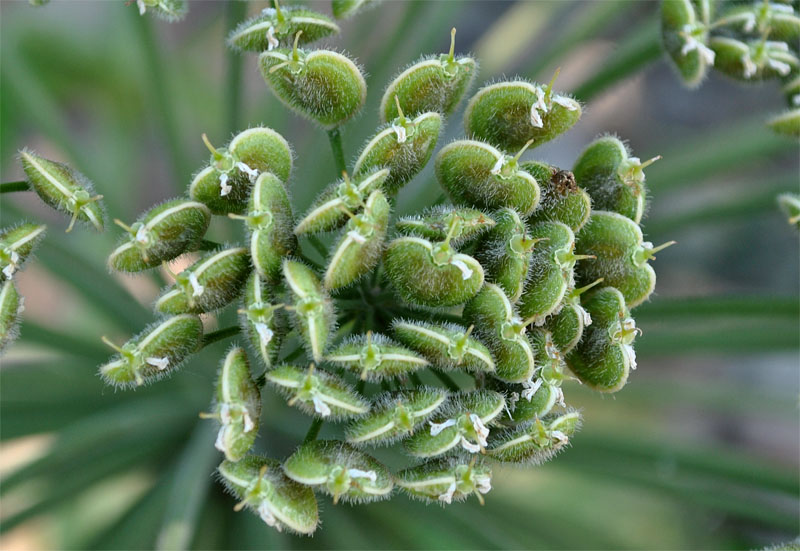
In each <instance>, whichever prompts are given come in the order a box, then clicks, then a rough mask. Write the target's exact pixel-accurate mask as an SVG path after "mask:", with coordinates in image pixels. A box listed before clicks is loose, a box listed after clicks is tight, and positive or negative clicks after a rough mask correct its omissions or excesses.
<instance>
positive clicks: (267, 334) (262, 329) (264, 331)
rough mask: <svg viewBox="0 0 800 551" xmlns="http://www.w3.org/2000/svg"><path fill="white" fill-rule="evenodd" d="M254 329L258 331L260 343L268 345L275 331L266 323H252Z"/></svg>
mask: <svg viewBox="0 0 800 551" xmlns="http://www.w3.org/2000/svg"><path fill="white" fill-rule="evenodd" d="M253 325H254V326H255V329H256V333H258V338H259V340H260V341H261V344H263V345H265V346H266V345H268V344H269V343H270V341H271V340H272V337H273V336H275V332H274V331H273V330H272V329H270V328H269V326H268V325H267V324H266V323H261V322H256V323H254V324H253Z"/></svg>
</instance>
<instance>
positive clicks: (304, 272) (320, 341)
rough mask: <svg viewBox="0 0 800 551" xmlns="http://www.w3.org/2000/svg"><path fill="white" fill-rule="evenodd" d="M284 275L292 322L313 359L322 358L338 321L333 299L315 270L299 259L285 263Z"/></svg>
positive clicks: (318, 359)
mask: <svg viewBox="0 0 800 551" xmlns="http://www.w3.org/2000/svg"><path fill="white" fill-rule="evenodd" d="M283 277H284V279H285V280H286V284H287V285H288V287H289V290H290V291H291V296H292V298H293V300H294V305H293V306H292V307H291V309H290V310H291V313H292V316H291V317H292V322H293V323H294V326H295V328H296V329H297V332H298V333H299V334H300V336H301V337H302V339H303V344H304V345H305V346H306V349H307V350H308V352H309V355H310V356H311V357H312V358H313V359H314V361H317V362H318V361H320V360H321V359H322V356H323V354H324V353H325V349H326V347H327V346H328V341H329V339H330V336H331V333H332V332H333V330H334V329H335V325H336V313H335V312H334V309H333V301H331V298H330V296H329V295H328V293H327V291H325V289H324V288H323V286H322V284H321V283H320V281H319V278H318V277H317V275H316V274H315V273H314V271H313V270H312V269H311V268H309V267H308V266H306V265H305V264H303V263H302V262H298V261H296V260H286V261H284V263H283Z"/></svg>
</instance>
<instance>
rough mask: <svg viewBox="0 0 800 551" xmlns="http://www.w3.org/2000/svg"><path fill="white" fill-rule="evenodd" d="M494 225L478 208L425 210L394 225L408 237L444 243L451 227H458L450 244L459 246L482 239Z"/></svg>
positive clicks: (444, 207)
mask: <svg viewBox="0 0 800 551" xmlns="http://www.w3.org/2000/svg"><path fill="white" fill-rule="evenodd" d="M495 223H496V222H495V221H494V220H493V219H492V218H491V217H490V216H489V215H488V214H486V213H485V212H482V211H480V210H478V209H471V208H467V207H454V206H451V205H441V206H437V207H431V208H429V209H426V210H425V211H423V212H422V214H416V215H413V216H405V217H403V218H400V219H399V220H397V221H396V222H395V228H396V229H397V231H399V232H401V233H403V234H405V235H416V236H419V237H424V238H425V239H428V240H430V241H443V240H444V239H446V238H447V234H448V232H449V231H450V228H451V224H455V225H456V228H455V230H454V231H453V237H452V238H451V239H450V243H452V244H453V246H454V247H459V246H461V245H463V244H465V243H469V242H470V241H472V240H474V239H476V238H478V237H480V236H481V235H482V234H483V233H485V232H486V231H487V230H489V229H491V228H493V227H494V225H495Z"/></svg>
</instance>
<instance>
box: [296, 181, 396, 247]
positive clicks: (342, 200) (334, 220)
mask: <svg viewBox="0 0 800 551" xmlns="http://www.w3.org/2000/svg"><path fill="white" fill-rule="evenodd" d="M388 177H389V169H388V168H382V169H379V170H375V171H374V172H369V173H367V174H363V175H359V176H356V177H353V179H352V180H351V179H350V178H349V177H348V176H347V174H346V173H345V174H344V175H343V177H342V179H341V180H339V181H338V182H334V183H333V184H331V185H330V186H328V187H327V188H326V189H325V191H323V192H322V193H321V194H320V195H319V196H318V197H317V198H316V199H315V200H314V203H313V204H312V205H311V208H309V209H308V213H307V214H306V215H305V217H303V219H302V220H301V221H300V222H299V223H298V224H297V227H296V228H295V229H294V233H296V234H297V235H306V234H310V233H320V232H327V231H333V230H336V229H339V228H341V227H342V226H344V225H345V224H346V223H347V221H348V220H349V218H348V216H347V213H348V211H349V212H351V213H358V212H359V211H360V209H361V207H362V206H363V205H364V202H365V201H366V200H367V198H368V197H369V196H370V194H371V193H372V192H373V191H375V190H377V189H380V188H381V187H382V186H383V184H384V182H385V181H386V179H387V178H388Z"/></svg>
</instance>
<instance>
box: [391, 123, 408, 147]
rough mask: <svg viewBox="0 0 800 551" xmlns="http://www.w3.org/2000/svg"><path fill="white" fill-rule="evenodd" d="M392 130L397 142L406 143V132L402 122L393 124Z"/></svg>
mask: <svg viewBox="0 0 800 551" xmlns="http://www.w3.org/2000/svg"><path fill="white" fill-rule="evenodd" d="M392 131H393V132H394V133H395V135H396V136H397V143H406V140H407V139H408V135H407V134H406V127H405V126H403V125H402V124H393V125H392Z"/></svg>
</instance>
